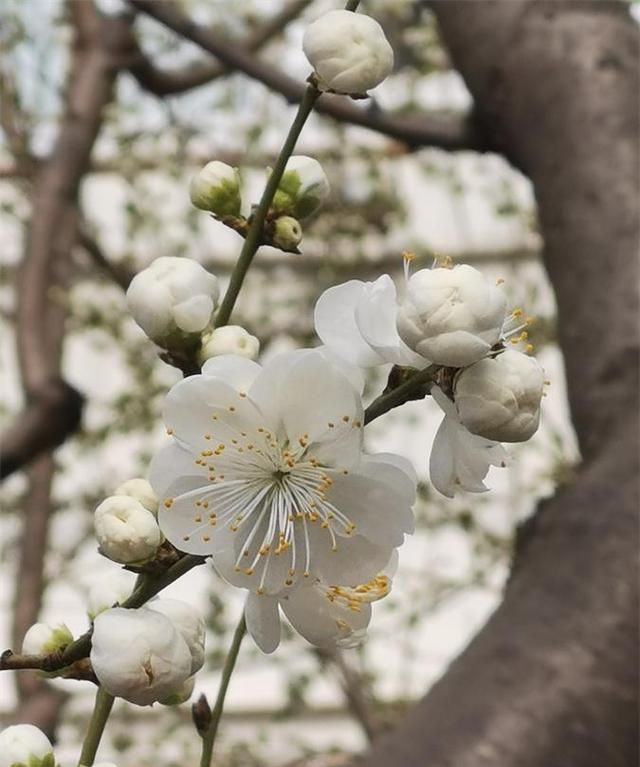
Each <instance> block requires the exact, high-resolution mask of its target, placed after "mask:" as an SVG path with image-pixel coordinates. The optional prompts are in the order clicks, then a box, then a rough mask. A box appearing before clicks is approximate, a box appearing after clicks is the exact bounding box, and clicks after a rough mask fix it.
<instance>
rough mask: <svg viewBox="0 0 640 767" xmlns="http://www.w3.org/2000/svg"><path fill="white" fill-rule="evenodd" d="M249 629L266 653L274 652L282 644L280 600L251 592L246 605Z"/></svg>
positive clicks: (245, 615) (245, 612)
mask: <svg viewBox="0 0 640 767" xmlns="http://www.w3.org/2000/svg"><path fill="white" fill-rule="evenodd" d="M244 617H245V620H246V622H247V631H248V632H249V634H251V636H252V638H253V640H254V642H255V643H256V644H257V645H258V647H259V648H260V649H261V650H262V652H264V653H272V652H273V651H274V650H275V649H276V647H277V646H278V645H279V644H280V614H279V612H278V600H277V599H276V598H275V597H269V596H267V595H266V594H261V595H258V594H252V593H251V592H249V594H248V595H247V601H246V603H245V607H244Z"/></svg>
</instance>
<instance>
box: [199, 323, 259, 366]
mask: <svg viewBox="0 0 640 767" xmlns="http://www.w3.org/2000/svg"><path fill="white" fill-rule="evenodd" d="M259 352H260V341H258V339H257V338H256V337H255V336H252V335H251V333H248V332H247V331H246V330H245V329H244V328H242V327H240V326H239V325H224V326H223V327H221V328H216V329H215V330H214V331H213V332H212V333H211V335H210V336H205V338H204V339H203V342H202V346H201V348H200V352H199V354H200V362H201V363H203V362H204V361H205V360H208V359H211V357H219V356H220V355H221V354H235V355H237V356H239V357H246V358H247V359H250V360H255V359H256V358H257V357H258V354H259Z"/></svg>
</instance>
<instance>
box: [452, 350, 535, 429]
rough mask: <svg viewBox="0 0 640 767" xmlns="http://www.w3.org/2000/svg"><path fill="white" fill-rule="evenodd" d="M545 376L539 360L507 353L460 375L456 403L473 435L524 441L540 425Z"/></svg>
mask: <svg viewBox="0 0 640 767" xmlns="http://www.w3.org/2000/svg"><path fill="white" fill-rule="evenodd" d="M543 388H544V373H543V370H542V368H541V367H540V365H539V364H538V362H537V360H535V359H534V358H533V357H528V356H527V355H526V354H522V352H517V351H512V350H507V351H505V352H503V353H502V354H498V356H497V357H494V358H489V357H488V358H486V359H483V360H480V362H476V363H475V365H471V366H470V367H468V368H465V369H464V370H462V371H461V372H460V374H459V375H458V377H457V379H456V383H455V389H454V400H455V404H456V409H457V411H458V414H459V415H460V421H461V422H462V423H463V424H464V426H466V428H467V429H468V430H469V431H470V432H472V433H473V434H478V435H479V436H481V437H485V438H486V439H491V440H495V441H496V442H524V441H525V440H527V439H529V438H530V437H532V436H533V434H534V433H535V432H536V430H537V428H538V425H539V423H540V401H541V398H542V390H543Z"/></svg>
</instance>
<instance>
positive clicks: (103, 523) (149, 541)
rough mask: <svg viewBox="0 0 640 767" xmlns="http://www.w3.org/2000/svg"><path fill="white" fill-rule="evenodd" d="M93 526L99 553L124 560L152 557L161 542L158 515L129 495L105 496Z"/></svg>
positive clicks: (116, 560) (142, 559)
mask: <svg viewBox="0 0 640 767" xmlns="http://www.w3.org/2000/svg"><path fill="white" fill-rule="evenodd" d="M94 528H95V534H96V538H97V540H98V547H99V549H100V553H101V554H104V556H105V557H109V559H112V560H113V561H114V562H120V563H121V564H132V563H135V562H144V561H145V560H146V559H150V558H151V557H153V555H154V554H155V553H156V551H157V549H158V546H160V544H161V543H162V534H161V533H160V528H159V527H158V522H157V520H156V518H155V516H154V515H153V514H152V512H150V511H149V510H148V509H145V507H144V506H143V505H142V504H141V503H140V502H139V501H136V499H135V498H132V497H131V496H129V495H112V496H109V498H106V499H105V500H104V501H103V502H102V503H101V504H100V505H99V506H98V508H97V509H96V511H95V515H94Z"/></svg>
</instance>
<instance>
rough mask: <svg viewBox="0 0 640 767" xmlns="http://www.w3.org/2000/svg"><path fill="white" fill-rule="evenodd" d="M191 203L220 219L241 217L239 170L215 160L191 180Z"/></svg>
mask: <svg viewBox="0 0 640 767" xmlns="http://www.w3.org/2000/svg"><path fill="white" fill-rule="evenodd" d="M189 196H190V197H191V202H192V203H193V205H195V207H196V208H200V210H208V211H209V212H210V213H213V214H214V215H215V216H217V217H218V218H223V217H224V216H238V215H240V205H241V203H242V200H241V198H240V176H239V174H238V170H237V168H232V167H231V166H230V165H227V164H226V163H224V162H219V161H218V160H214V161H213V162H209V163H207V164H206V165H205V166H204V168H202V170H201V171H199V172H198V173H196V175H195V176H194V177H193V178H192V179H191V184H190V186H189Z"/></svg>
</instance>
